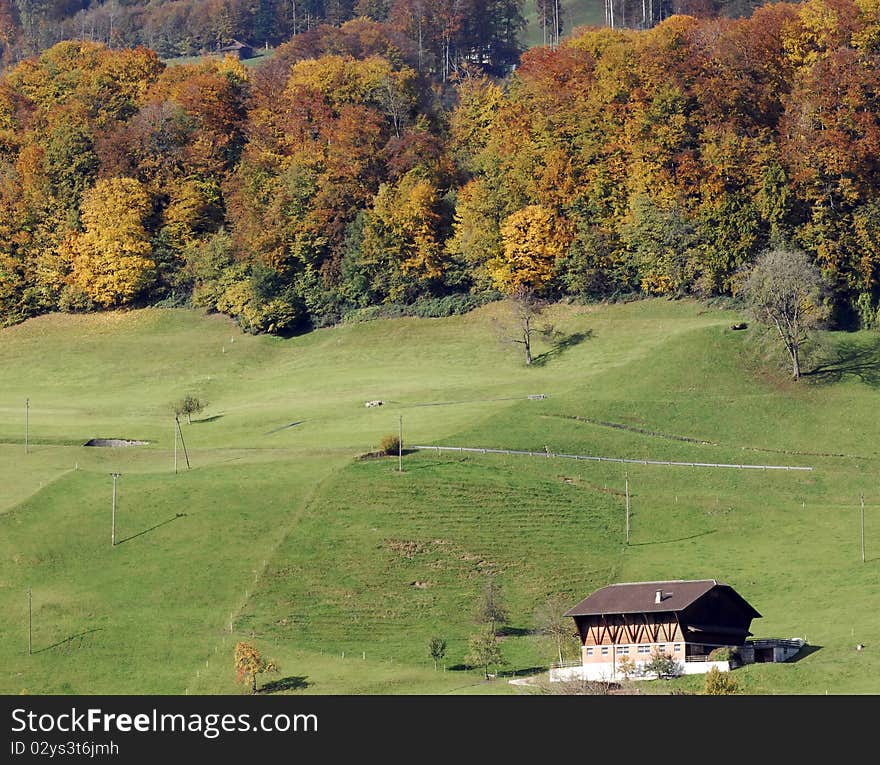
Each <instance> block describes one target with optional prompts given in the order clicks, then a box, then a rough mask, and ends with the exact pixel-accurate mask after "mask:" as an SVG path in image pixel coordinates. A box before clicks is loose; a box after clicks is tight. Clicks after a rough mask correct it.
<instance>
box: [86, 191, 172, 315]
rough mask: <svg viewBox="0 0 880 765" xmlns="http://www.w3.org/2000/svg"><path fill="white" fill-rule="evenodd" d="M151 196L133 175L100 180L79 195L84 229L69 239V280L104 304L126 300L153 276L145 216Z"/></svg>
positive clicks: (106, 306) (134, 294)
mask: <svg viewBox="0 0 880 765" xmlns="http://www.w3.org/2000/svg"><path fill="white" fill-rule="evenodd" d="M150 211H151V203H150V197H149V195H148V194H147V192H146V190H145V189H144V187H143V185H142V184H141V183H140V182H139V181H137V180H135V179H134V178H109V179H103V180H100V181H98V183H97V184H95V186H94V188H92V189H91V190H89V191H88V192H86V193H85V194H84V195H83V202H82V205H81V207H80V217H81V219H82V223H83V226H84V227H85V231H84V232H83V233H81V234H78V235H76V236H75V237H74V238H73V241H72V243H71V246H72V250H73V257H72V265H73V270H72V272H71V275H70V280H71V283H72V284H73V285H74V286H76V287H78V288H79V289H81V290H82V291H83V292H84V293H85V294H86V295H88V297H89V298H91V299H92V300H93V301H94V302H95V303H97V304H98V305H100V306H103V307H105V308H109V307H113V306H120V305H126V304H128V303H130V302H131V301H132V300H133V299H134V298H135V297H136V296H137V295H138V294H139V293H140V292H141V291H142V290H143V289H144V288H145V287H147V286H149V284H150V282H151V280H152V279H153V278H154V273H155V272H154V269H155V263H154V262H153V260H152V258H151V247H150V241H149V236H148V234H147V230H146V228H145V226H144V222H145V220H146V218H147V216H148V215H149V214H150Z"/></svg>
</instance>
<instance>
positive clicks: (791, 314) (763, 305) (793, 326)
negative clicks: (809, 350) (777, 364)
mask: <svg viewBox="0 0 880 765" xmlns="http://www.w3.org/2000/svg"><path fill="white" fill-rule="evenodd" d="M822 292H823V279H822V274H821V272H820V271H819V268H818V267H817V266H816V265H815V264H814V263H813V262H812V260H811V259H810V257H809V256H808V255H807V254H806V253H805V252H803V251H802V250H792V249H785V248H781V247H776V248H773V249H770V250H767V251H765V252H764V253H763V254H762V255H761V256H760V257H759V258H758V259H757V260H756V261H755V265H754V267H753V268H751V269H750V270H749V271H748V272H746V273H744V274H743V276H742V280H741V285H740V294H742V296H743V297H744V298H745V300H746V301H747V302H748V304H749V306H750V308H751V310H752V312H753V313H754V315H755V318H756V319H757V320H758V321H759V322H761V323H762V324H764V325H765V326H767V327H770V328H771V330H775V332H776V334H777V335H778V337H779V340H780V342H781V343H782V345H783V346H784V348H785V351H786V353H787V354H788V356H789V358H790V360H791V374H792V377H793V378H794V379H795V380H797V379H799V378H800V376H801V350H802V348H803V346H804V343H805V342H806V341H807V339H808V338H809V335H810V331H811V330H813V329H815V328H816V327H817V326H819V325H820V324H821V323H822V321H824V319H825V318H826V317H827V307H826V306H825V304H824V303H823V300H822V297H823V296H822Z"/></svg>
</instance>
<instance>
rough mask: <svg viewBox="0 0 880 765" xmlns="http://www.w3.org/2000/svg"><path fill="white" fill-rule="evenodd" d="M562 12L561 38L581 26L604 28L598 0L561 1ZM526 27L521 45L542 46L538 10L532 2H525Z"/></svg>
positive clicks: (602, 13) (531, 0)
mask: <svg viewBox="0 0 880 765" xmlns="http://www.w3.org/2000/svg"><path fill="white" fill-rule="evenodd" d="M561 4H562V12H563V16H562V19H563V23H564V31H563V37H566V36H568V35H570V34H571V32H572V30H574V29H575V28H577V27H583V26H604V24H605V11H604V6H603V5H602V3H601V2H600V0H562V3H561ZM523 10H524V13H523V15H524V16H525V19H526V26H525V29H524V30H523V32H522V41H523V44H524V45H525V46H526V47H527V48H530V47H532V46H533V45H542V44H543V35H542V32H541V21H540V19H539V18H538V10H537V6H536V5H535V2H534V0H526V3H525V6H524V9H523Z"/></svg>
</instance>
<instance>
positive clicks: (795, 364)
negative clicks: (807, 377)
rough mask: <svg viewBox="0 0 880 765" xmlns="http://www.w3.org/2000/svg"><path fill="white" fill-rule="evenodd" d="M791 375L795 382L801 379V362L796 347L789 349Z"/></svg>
mask: <svg viewBox="0 0 880 765" xmlns="http://www.w3.org/2000/svg"><path fill="white" fill-rule="evenodd" d="M791 374H792V377H794V379H795V380H800V379H801V360H800V353H799V349H798V347H797V346H794V347H792V349H791Z"/></svg>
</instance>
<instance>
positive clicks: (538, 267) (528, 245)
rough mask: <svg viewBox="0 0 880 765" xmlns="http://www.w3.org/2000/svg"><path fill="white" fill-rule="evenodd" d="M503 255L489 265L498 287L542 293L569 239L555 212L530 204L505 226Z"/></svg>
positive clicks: (506, 220) (510, 218) (505, 223)
mask: <svg viewBox="0 0 880 765" xmlns="http://www.w3.org/2000/svg"><path fill="white" fill-rule="evenodd" d="M501 240H502V247H503V249H502V254H501V257H500V258H497V259H496V260H495V261H494V262H492V263H490V264H489V270H490V272H491V274H492V279H493V281H494V283H495V286H496V287H497V288H498V289H499V290H501V291H502V292H506V293H508V294H512V293H514V292H516V291H517V290H520V289H529V290H534V291H539V290H541V289H542V288H543V287H544V286H545V285H546V284H547V283H548V282H549V281H550V279H551V278H552V277H553V270H554V266H555V265H556V260H557V259H558V258H560V257H561V256H562V255H563V254H564V252H565V248H566V246H567V244H568V241H569V238H568V236H567V232H566V230H565V227H564V225H563V224H562V222H561V221H560V220H559V219H558V218H557V216H556V215H555V214H554V213H553V211H551V210H549V209H548V208H546V207H543V206H541V205H528V206H527V207H524V208H523V209H521V210H518V211H517V212H515V213H513V214H512V215H509V216H508V217H507V218H506V219H505V220H504V222H503V223H502V224H501Z"/></svg>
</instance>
